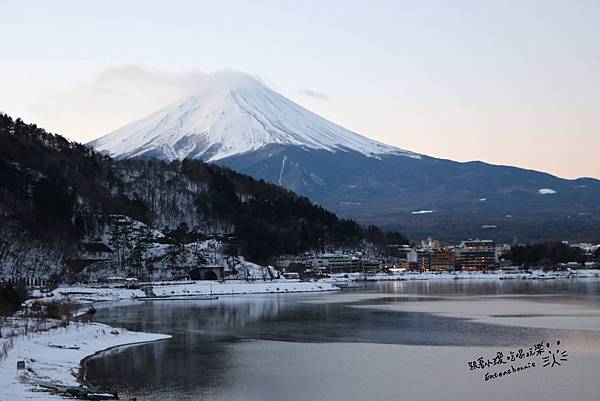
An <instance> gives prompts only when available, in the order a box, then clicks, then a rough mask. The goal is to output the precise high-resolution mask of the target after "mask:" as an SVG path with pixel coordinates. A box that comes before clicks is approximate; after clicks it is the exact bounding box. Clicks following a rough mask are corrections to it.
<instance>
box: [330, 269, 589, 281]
mask: <svg viewBox="0 0 600 401" xmlns="http://www.w3.org/2000/svg"><path fill="white" fill-rule="evenodd" d="M330 276H331V277H329V278H327V279H322V280H320V281H321V282H328V283H344V282H352V281H405V280H556V279H573V278H575V279H576V278H600V270H595V269H580V270H568V271H549V272H544V271H542V270H532V271H530V272H528V273H527V272H503V271H490V272H485V273H484V272H480V271H473V272H462V271H456V272H423V273H418V272H396V273H375V274H364V273H336V274H331V275H330Z"/></svg>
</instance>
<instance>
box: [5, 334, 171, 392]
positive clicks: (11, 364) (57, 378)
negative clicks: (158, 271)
mask: <svg viewBox="0 0 600 401" xmlns="http://www.w3.org/2000/svg"><path fill="white" fill-rule="evenodd" d="M170 337H171V336H169V335H164V334H150V333H138V332H133V331H127V330H125V329H116V328H113V327H110V326H107V325H104V324H99V323H89V324H82V323H78V324H75V323H72V324H70V325H69V326H68V327H66V328H59V329H53V330H50V331H48V332H41V333H36V334H30V335H28V336H21V337H18V338H16V339H15V344H14V348H13V349H12V350H10V351H9V353H8V355H7V358H6V359H5V360H3V361H0V400H2V401H4V400H12V401H20V400H56V399H58V397H56V396H53V395H51V394H49V393H46V392H40V391H39V390H40V388H39V386H37V385H36V383H37V382H39V381H46V382H52V383H55V384H61V385H67V386H77V385H79V383H78V382H77V379H76V376H75V375H76V374H77V373H78V372H79V368H80V362H81V360H82V359H84V358H85V357H87V356H90V355H93V354H95V353H97V352H99V351H103V350H106V349H109V348H112V347H116V346H121V345H128V344H135V343H141V342H149V341H157V340H163V339H167V338H170ZM17 361H25V364H26V369H25V370H20V371H17V370H16V366H17Z"/></svg>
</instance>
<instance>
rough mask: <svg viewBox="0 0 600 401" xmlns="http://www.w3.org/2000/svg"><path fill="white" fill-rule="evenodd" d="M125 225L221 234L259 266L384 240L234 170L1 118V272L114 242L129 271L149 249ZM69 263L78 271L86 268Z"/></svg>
mask: <svg viewBox="0 0 600 401" xmlns="http://www.w3.org/2000/svg"><path fill="white" fill-rule="evenodd" d="M119 221H120V222H121V223H119ZM123 221H128V222H129V223H128V224H129V225H130V226H131V227H134V226H135V227H138V228H139V227H144V230H146V231H145V232H147V233H150V234H151V236H152V240H153V241H159V242H161V243H164V244H171V245H173V244H179V245H181V247H180V248H179V249H182V250H185V245H186V244H190V243H193V242H194V241H196V242H197V241H201V240H207V239H209V238H215V237H219V239H220V241H221V242H222V245H223V246H222V248H223V250H224V252H227V253H229V254H231V255H234V256H237V255H238V254H240V255H243V256H245V257H246V259H248V260H252V261H256V262H266V261H268V260H269V259H270V258H272V257H273V256H275V255H278V254H282V253H296V252H300V251H305V250H308V249H313V248H319V247H322V246H324V245H326V244H349V243H353V242H356V241H359V240H361V239H363V238H365V236H369V237H370V238H382V236H381V233H380V232H379V231H378V229H376V228H373V227H370V228H369V230H366V229H363V228H361V227H360V226H359V225H358V224H357V223H355V222H353V221H351V220H344V219H340V218H338V217H337V216H336V215H335V214H333V213H331V212H329V211H327V210H325V209H323V208H322V207H319V206H316V205H313V204H312V203H311V202H310V201H309V200H308V199H307V198H304V197H300V196H297V195H296V194H294V193H292V192H290V191H287V190H285V189H282V188H280V187H278V186H275V185H272V184H268V183H265V182H263V181H262V180H260V181H257V180H255V179H253V178H250V177H248V176H244V175H241V174H238V173H235V172H234V171H232V170H230V169H228V168H224V167H219V166H216V165H213V164H206V163H203V162H201V161H197V160H194V161H192V160H184V161H181V162H179V161H174V162H171V163H166V162H163V161H159V160H156V159H131V160H118V161H117V160H112V159H111V158H109V157H107V156H104V155H101V154H99V153H97V152H96V151H94V150H92V149H91V148H89V147H87V146H84V145H81V144H78V143H74V142H70V141H68V140H67V139H65V138H64V137H62V136H60V135H54V134H50V133H47V132H46V131H44V130H43V129H41V128H38V127H37V126H35V125H30V124H25V123H24V122H23V121H21V120H20V119H17V120H13V119H12V118H11V117H9V116H7V115H0V225H1V229H0V230H1V231H2V233H0V234H1V235H2V237H1V239H0V273H1V274H2V275H4V276H21V277H23V276H28V277H29V276H33V277H36V276H41V275H46V276H47V275H48V274H51V273H57V274H58V273H61V274H64V273H65V272H68V270H69V269H68V266H69V263H67V262H69V261H79V260H81V259H82V253H85V252H87V251H89V249H90V245H89V244H90V243H96V244H97V243H104V244H107V243H109V245H110V250H111V252H112V253H118V254H119V255H117V257H115V258H116V259H117V260H118V263H119V265H120V266H124V265H132V264H134V257H135V255H138V259H139V253H140V249H142V248H143V249H146V248H147V246H144V247H142V245H140V244H141V243H142V242H143V241H142V240H143V238H142V237H143V236H142V235H141V234H139V233H140V232H141V231H139V230H137V231H132V229H131V230H129V232H127V233H125V234H124V233H122V232H120V230H121V231H122V229H121V228H119V227H122V226H123V223H122V222H123ZM132 222H133V223H132ZM136 222H137V223H136ZM150 234H148V235H150ZM119 235H121V236H122V237H123V235H124V237H123V238H121V240H120V242H119V241H116V240H115V238H116V237H118V236H119ZM394 238H395V239H397V238H398V237H397V236H396V237H394ZM121 242H122V243H123V244H124V246H125V247H127V246H129V248H131V249H129V250H128V251H127V252H125V253H124V254H123V255H125V256H123V257H122V256H121V255H120V253H119V252H117V250H116V249H115V247H118V246H117V245H116V244H118V243H121ZM138 243H139V244H138ZM82 244H83V245H86V244H87V248H86V246H83V247H82ZM136 244H137V245H136ZM132 247H137V248H136V249H133V248H132ZM84 248H85V249H84ZM86 249H87V251H86ZM88 253H89V252H88ZM96 253H97V252H96ZM170 258H171V259H172V262H171V263H172V264H174V263H176V261H175V260H174V259H173V255H170ZM204 259H206V255H204ZM103 260H104V262H105V264H106V260H105V259H103ZM186 260H188V259H186ZM188 262H189V260H188ZM146 263H147V262H146ZM161 263H162V262H161ZM71 264H72V265H76V266H77V270H78V271H82V270H84V269H85V268H86V267H87V266H89V263H79V264H77V263H71ZM96 265H97V264H96ZM159 266H164V263H162V264H159ZM128 268H131V266H128ZM88 270H89V268H88ZM138 270H139V266H138Z"/></svg>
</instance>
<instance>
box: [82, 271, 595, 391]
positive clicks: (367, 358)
mask: <svg viewBox="0 0 600 401" xmlns="http://www.w3.org/2000/svg"><path fill="white" fill-rule="evenodd" d="M490 295H495V296H496V297H494V298H491V299H492V301H493V302H492V303H491V305H492V309H495V308H496V304H497V307H498V310H502V312H503V313H504V312H506V311H504V310H503V309H502V305H503V300H505V299H510V300H511V301H512V300H519V301H520V302H526V303H527V305H529V306H530V305H533V309H534V310H536V311H538V310H539V311H540V313H549V310H548V309H550V312H551V309H552V307H551V305H553V304H556V303H563V304H572V305H574V307H575V308H577V310H581V311H582V313H596V312H599V311H600V302H599V300H600V281H597V280H595V281H584V280H568V281H567V280H560V281H559V280H556V281H551V282H550V281H545V282H541V281H514V282H513V281H485V282H483V281H467V280H464V281H461V280H455V281H446V282H441V281H440V282H435V281H429V282H425V281H421V282H391V283H370V284H368V285H365V286H363V287H361V288H358V289H352V290H344V291H342V292H340V293H336V294H282V295H256V296H245V297H241V296H240V297H225V298H222V299H219V300H217V301H165V302H145V303H142V302H140V303H138V304H133V305H130V306H126V307H115V308H111V309H100V310H99V311H98V313H97V320H98V321H102V322H106V323H108V324H111V325H117V326H122V327H126V328H128V329H131V330H138V331H149V332H160V333H168V334H172V335H173V338H172V339H170V340H168V341H163V342H159V343H153V344H146V345H140V346H135V347H128V348H125V349H121V350H114V351H110V352H107V353H104V354H101V356H100V357H96V358H93V359H91V360H89V361H88V364H87V366H88V372H87V378H88V380H89V381H90V382H92V383H93V384H98V385H103V386H109V387H111V388H113V389H115V390H117V391H119V393H120V394H121V395H122V397H123V398H125V397H127V396H129V397H133V396H136V397H138V399H139V400H200V399H202V400H234V399H235V400H322V399H327V400H365V399H377V400H398V399H404V398H406V399H411V400H417V399H423V400H429V401H431V400H432V399H435V398H436V397H442V396H443V398H440V399H450V400H451V399H456V400H468V399H505V398H500V396H499V395H494V394H493V392H494V391H496V390H497V391H504V392H507V391H508V395H509V397H508V398H507V399H515V400H517V399H528V400H536V399H539V400H548V399H557V400H558V399H561V398H553V397H555V396H563V397H567V396H568V397H567V398H569V399H571V400H577V399H581V400H585V399H586V398H585V397H588V396H589V395H590V394H593V391H596V393H597V391H599V390H600V388H599V385H598V383H597V380H593V379H590V380H588V381H586V382H582V381H583V380H585V379H586V378H587V376H589V375H593V374H594V373H593V372H594V371H595V372H596V373H597V372H599V371H600V370H599V369H600V358H599V356H598V354H599V353H600V340H599V339H598V337H599V336H598V332H597V331H590V330H588V331H586V330H557V329H548V328H540V327H538V328H535V327H520V326H509V325H496V324H486V323H478V322H474V321H471V320H465V319H461V318H457V317H456V316H453V317H448V316H441V315H436V314H430V313H421V312H414V311H411V312H406V311H397V310H385V309H380V308H378V306H390V305H391V306H394V305H396V306H397V305H398V303H403V302H406V303H415V302H445V303H447V304H448V302H450V303H449V304H448V305H450V306H451V305H452V299H453V297H460V298H461V299H473V300H474V302H475V301H476V300H477V299H479V297H482V296H490ZM448 299H450V301H449V300H448ZM486 299H487V300H488V302H489V299H490V298H486ZM545 305H548V306H550V307H546V306H545ZM365 306H366V307H365ZM450 309H451V308H450ZM453 312H454V314H455V315H458V316H460V314H461V311H453ZM510 312H511V316H512V315H514V314H516V315H518V314H519V312H520V311H519V310H515V311H510ZM489 313H490V315H493V314H494V311H493V310H492V311H490V312H489ZM554 338H560V339H561V340H562V341H563V344H565V345H566V346H568V347H570V350H571V351H572V353H573V356H572V360H571V361H570V362H571V363H570V364H569V365H568V366H567V367H565V368H564V369H562V370H556V371H541V370H539V371H535V372H532V373H528V374H527V375H525V374H524V375H521V376H519V377H516V376H515V377H510V378H505V379H502V381H498V382H495V383H484V382H483V381H482V380H481V379H480V378H479V377H478V376H475V375H473V373H472V372H469V370H468V367H467V361H469V360H471V359H470V358H476V357H477V356H479V355H482V353H486V352H487V353H495V351H498V350H502V349H509V348H514V347H521V346H527V347H528V346H531V345H533V344H534V343H537V342H539V341H543V340H546V339H554ZM594 369H595V370H594ZM556 375H558V376H556ZM424 376H425V377H429V378H431V380H429V382H430V384H429V385H423V386H416V385H415V381H422V380H423V378H424ZM555 376H556V377H555ZM592 377H593V376H592ZM539 380H543V381H544V383H546V385H545V387H540V386H536V385H535V381H539ZM575 383H579V385H578V386H575ZM554 387H556V388H554ZM465 389H469V391H466V390H465ZM588 390H589V391H588ZM499 394H502V393H499ZM506 395H507V394H506V393H504V396H506ZM403 396H404V397H403ZM579 396H581V397H584V398H578V397H579ZM475 397H479V398H475ZM523 397H525V398H523ZM562 399H565V398H562Z"/></svg>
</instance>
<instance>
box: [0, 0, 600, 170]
mask: <svg viewBox="0 0 600 401" xmlns="http://www.w3.org/2000/svg"><path fill="white" fill-rule="evenodd" d="M223 69H234V70H239V71H244V72H247V73H250V74H253V75H255V76H258V77H260V79H262V80H263V81H264V82H266V83H267V84H268V85H270V86H271V87H272V88H273V89H275V90H277V91H278V92H280V93H282V94H283V95H285V96H287V97H289V98H291V99H292V100H294V101H296V102H298V103H300V104H301V105H303V106H305V107H307V108H309V109H311V110H312V111H314V112H316V113H318V114H321V115H322V116H324V117H326V118H328V119H330V120H332V121H334V122H337V123H339V124H341V125H343V126H345V127H346V128H349V129H352V130H353V131H356V132H359V133H361V134H363V135H366V136H369V137H371V138H375V139H377V140H380V141H383V142H386V143H389V144H392V145H395V146H398V147H400V148H404V149H408V150H412V151H416V152H420V153H425V154H428V155H431V156H437V157H443V158H450V159H454V160H460V161H466V160H484V161H487V162H492V163H499V164H509V165H516V166H520V167H526V168H532V169H537V170H543V171H548V172H551V173H553V174H556V175H559V176H561V177H568V178H573V177H579V176H591V177H597V178H600V152H599V151H600V1H598V0H594V1H586V0H564V1H542V0H537V1H511V0H503V1H485V0H474V1H460V0H454V1H428V0H419V1H416V0H415V1H400V0H394V1H378V0H370V1H349V0H345V1H310V0H304V1H260V0H254V1H226V0H219V1H175V0H172V1H149V0H145V1H107V0H103V1H98V2H88V1H75V0H74V1H60V0H53V1H23V0H21V1H18V0H14V1H4V0H0V110H1V111H3V112H6V113H9V114H11V115H12V116H14V117H21V118H23V119H24V120H26V121H28V122H35V123H37V124H38V125H40V126H42V127H44V128H46V129H48V130H50V131H53V132H57V133H61V134H64V135H66V136H67V137H69V138H71V139H74V140H78V141H82V142H87V141H89V140H91V139H93V138H96V137H98V136H100V135H103V134H105V133H107V132H109V131H112V130H113V129H116V128H118V127H120V126H122V125H124V124H126V123H128V122H131V121H133V120H135V119H138V118H141V117H143V116H145V115H147V114H149V113H150V112H153V111H155V110H156V109H158V108H160V107H162V106H163V105H165V104H166V103H168V102H170V101H172V100H174V99H175V98H177V97H179V96H182V95H183V94H185V93H188V92H190V91H193V85H194V82H197V78H198V77H199V76H202V74H204V73H207V72H213V71H219V70H223Z"/></svg>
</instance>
